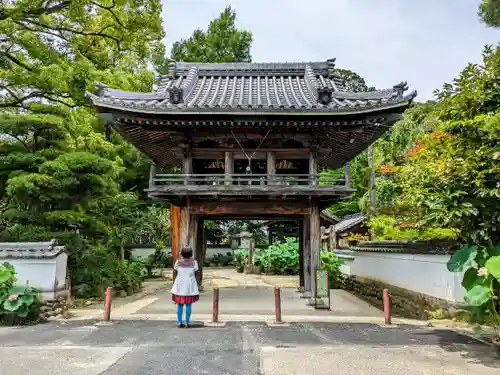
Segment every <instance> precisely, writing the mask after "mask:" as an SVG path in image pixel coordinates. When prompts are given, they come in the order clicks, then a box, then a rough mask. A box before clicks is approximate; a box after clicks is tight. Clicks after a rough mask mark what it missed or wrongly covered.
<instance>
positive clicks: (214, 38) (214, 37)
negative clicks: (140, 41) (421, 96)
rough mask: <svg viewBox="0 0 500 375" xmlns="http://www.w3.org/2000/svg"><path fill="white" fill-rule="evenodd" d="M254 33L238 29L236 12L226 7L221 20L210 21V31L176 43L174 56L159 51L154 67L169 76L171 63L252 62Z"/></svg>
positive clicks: (199, 32) (220, 17) (172, 52)
mask: <svg viewBox="0 0 500 375" xmlns="http://www.w3.org/2000/svg"><path fill="white" fill-rule="evenodd" d="M252 40H253V37H252V33H251V32H250V31H248V30H242V29H239V28H237V26H236V12H235V11H234V10H233V9H232V8H231V7H230V6H228V7H226V8H225V9H224V10H223V11H222V13H221V14H220V15H219V17H218V18H216V19H214V20H212V21H210V23H209V25H208V28H207V29H206V30H202V29H196V30H194V32H193V34H192V35H191V36H190V37H189V38H187V39H181V40H179V41H177V42H175V43H174V44H173V46H172V49H171V51H170V56H168V57H165V50H164V49H163V50H158V51H157V53H156V55H155V59H154V64H155V68H156V71H157V72H158V73H159V74H160V75H162V74H167V72H168V64H169V62H170V61H172V60H173V61H186V62H201V63H230V62H250V61H251V60H252V56H251V53H250V49H251V46H252Z"/></svg>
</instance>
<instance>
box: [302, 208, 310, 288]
mask: <svg viewBox="0 0 500 375" xmlns="http://www.w3.org/2000/svg"><path fill="white" fill-rule="evenodd" d="M310 227H311V220H310V216H309V215H307V216H306V217H305V218H304V221H303V237H304V240H303V241H304V254H303V256H304V259H303V264H304V266H303V267H304V292H305V293H304V297H310V296H311V277H312V271H311V232H310Z"/></svg>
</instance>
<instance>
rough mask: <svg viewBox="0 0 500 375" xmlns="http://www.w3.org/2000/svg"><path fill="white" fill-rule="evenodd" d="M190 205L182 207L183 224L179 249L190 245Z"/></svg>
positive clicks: (181, 225)
mask: <svg viewBox="0 0 500 375" xmlns="http://www.w3.org/2000/svg"><path fill="white" fill-rule="evenodd" d="M189 219H190V218H189V207H181V224H180V234H179V251H180V250H181V249H182V248H183V247H185V246H189V222H190V220H189Z"/></svg>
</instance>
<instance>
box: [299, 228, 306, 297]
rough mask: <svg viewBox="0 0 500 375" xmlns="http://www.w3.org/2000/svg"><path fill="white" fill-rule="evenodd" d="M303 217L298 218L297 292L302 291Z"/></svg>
mask: <svg viewBox="0 0 500 375" xmlns="http://www.w3.org/2000/svg"><path fill="white" fill-rule="evenodd" d="M304 251H305V249H304V219H301V220H299V292H303V291H304V276H305V275H304V269H305V267H304Z"/></svg>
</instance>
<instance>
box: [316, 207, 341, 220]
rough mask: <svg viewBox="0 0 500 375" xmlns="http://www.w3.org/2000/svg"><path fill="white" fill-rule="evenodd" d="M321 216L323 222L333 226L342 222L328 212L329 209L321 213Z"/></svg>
mask: <svg viewBox="0 0 500 375" xmlns="http://www.w3.org/2000/svg"><path fill="white" fill-rule="evenodd" d="M320 216H321V218H322V219H323V220H326V221H328V222H330V223H332V224H337V223H338V222H339V221H342V220H341V219H340V218H339V217H338V216H335V215H333V214H332V213H331V212H330V211H328V208H327V209H324V210H323V211H321V213H320Z"/></svg>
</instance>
